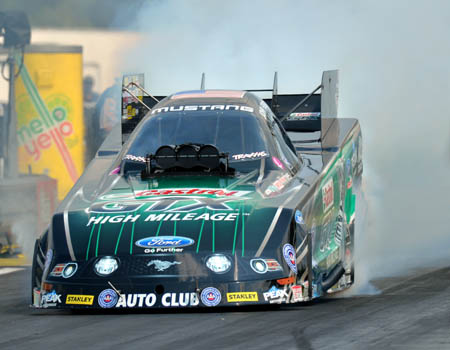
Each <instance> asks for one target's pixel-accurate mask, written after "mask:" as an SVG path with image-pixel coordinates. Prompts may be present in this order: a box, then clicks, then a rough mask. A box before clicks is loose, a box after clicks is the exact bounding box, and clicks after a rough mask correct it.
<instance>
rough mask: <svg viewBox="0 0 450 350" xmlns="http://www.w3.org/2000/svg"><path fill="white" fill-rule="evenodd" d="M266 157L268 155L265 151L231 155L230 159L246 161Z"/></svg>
mask: <svg viewBox="0 0 450 350" xmlns="http://www.w3.org/2000/svg"><path fill="white" fill-rule="evenodd" d="M268 156H269V154H268V153H267V152H266V151H260V152H253V153H241V154H233V155H232V156H231V157H232V158H233V160H247V159H259V158H264V157H268Z"/></svg>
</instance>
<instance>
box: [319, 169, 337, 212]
mask: <svg viewBox="0 0 450 350" xmlns="http://www.w3.org/2000/svg"><path fill="white" fill-rule="evenodd" d="M322 201H323V212H324V213H325V212H326V211H328V210H329V209H331V208H332V207H333V203H334V186H333V178H331V179H329V180H328V181H327V183H326V184H325V185H324V186H323V187H322Z"/></svg>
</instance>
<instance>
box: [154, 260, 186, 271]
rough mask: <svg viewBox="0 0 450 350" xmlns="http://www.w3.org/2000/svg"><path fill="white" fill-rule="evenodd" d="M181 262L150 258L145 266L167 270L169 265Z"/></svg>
mask: <svg viewBox="0 0 450 350" xmlns="http://www.w3.org/2000/svg"><path fill="white" fill-rule="evenodd" d="M179 264H181V262H179V261H173V262H172V261H162V260H150V261H149V262H148V263H147V266H152V265H154V266H155V269H156V270H157V271H164V270H167V269H168V268H169V267H171V266H172V265H179Z"/></svg>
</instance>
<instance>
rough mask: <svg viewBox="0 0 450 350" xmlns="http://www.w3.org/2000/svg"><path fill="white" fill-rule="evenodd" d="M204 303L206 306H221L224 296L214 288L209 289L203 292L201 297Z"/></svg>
mask: <svg viewBox="0 0 450 350" xmlns="http://www.w3.org/2000/svg"><path fill="white" fill-rule="evenodd" d="M200 298H201V300H202V303H203V304H205V305H206V306H216V305H219V303H220V300H221V299H222V295H221V294H220V291H219V290H218V289H216V288H214V287H207V288H205V289H203V290H202V294H201V295H200Z"/></svg>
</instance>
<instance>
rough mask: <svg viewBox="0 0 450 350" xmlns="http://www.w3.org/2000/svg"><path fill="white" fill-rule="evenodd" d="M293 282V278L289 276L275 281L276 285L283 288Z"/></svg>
mask: <svg viewBox="0 0 450 350" xmlns="http://www.w3.org/2000/svg"><path fill="white" fill-rule="evenodd" d="M294 282H295V277H294V276H291V277H286V278H281V279H279V280H277V283H278V284H280V285H282V286H285V285H286V284H292V283H294Z"/></svg>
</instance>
